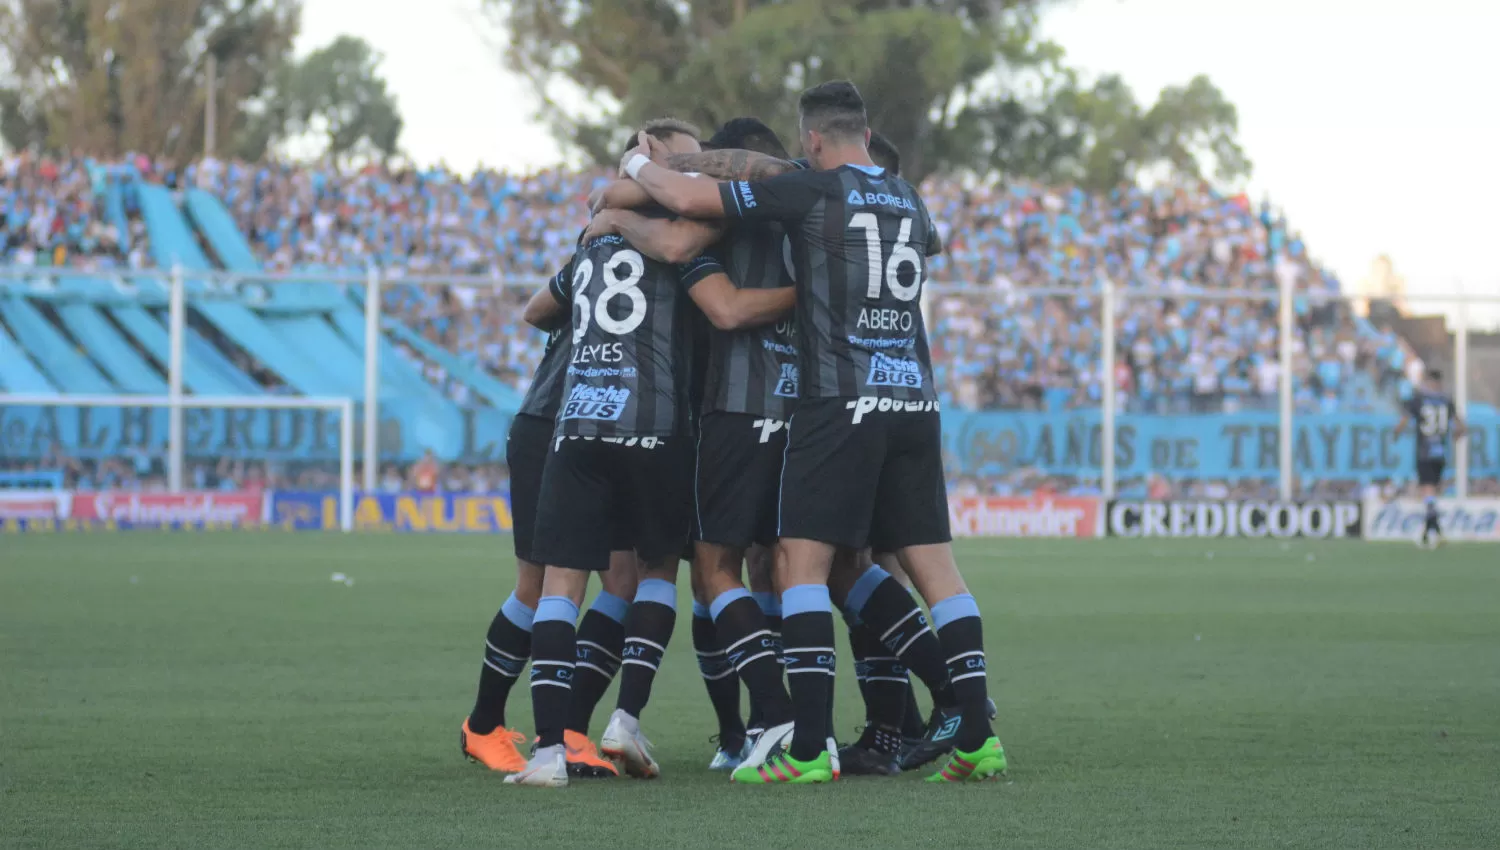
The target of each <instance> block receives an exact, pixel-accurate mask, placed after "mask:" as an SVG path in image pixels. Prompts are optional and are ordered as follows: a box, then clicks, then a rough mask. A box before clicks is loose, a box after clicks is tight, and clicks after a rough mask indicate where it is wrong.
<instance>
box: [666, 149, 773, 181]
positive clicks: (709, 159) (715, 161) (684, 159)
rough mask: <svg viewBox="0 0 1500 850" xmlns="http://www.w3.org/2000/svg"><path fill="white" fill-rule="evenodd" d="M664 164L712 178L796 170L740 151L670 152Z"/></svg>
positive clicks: (753, 177)
mask: <svg viewBox="0 0 1500 850" xmlns="http://www.w3.org/2000/svg"><path fill="white" fill-rule="evenodd" d="M664 164H665V165H666V167H668V168H670V169H672V170H673V171H696V172H698V173H700V174H706V175H708V176H709V177H712V178H714V179H715V180H765V179H768V178H771V177H775V176H776V175H778V174H785V173H787V172H788V171H796V170H797V166H795V165H793V164H792V163H790V162H787V161H786V160H784V159H777V158H776V157H774V156H767V155H766V154H763V153H755V152H754V151H744V150H722V151H703V152H702V153H679V154H672V155H670V156H668V157H667V159H666V162H665V163H664Z"/></svg>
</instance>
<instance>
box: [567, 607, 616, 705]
mask: <svg viewBox="0 0 1500 850" xmlns="http://www.w3.org/2000/svg"><path fill="white" fill-rule="evenodd" d="M629 607H630V606H629V603H627V602H626V601H625V600H623V599H621V598H620V597H618V596H615V595H614V594H612V593H608V592H600V594H599V595H598V596H596V597H595V598H594V604H593V605H591V606H589V610H588V613H586V614H584V615H583V620H582V621H581V622H580V623H579V624H578V653H577V660H578V666H577V667H575V668H573V705H572V709H571V710H570V711H569V713H568V729H570V730H572V731H574V732H577V733H579V734H580V735H588V733H589V725H590V724H591V723H592V722H593V719H594V709H595V708H596V707H597V706H598V705H599V700H601V699H603V698H604V692H605V691H607V690H609V683H610V682H612V681H614V678H615V674H616V673H618V672H620V654H621V652H623V650H624V646H625V626H623V625H622V624H621V623H620V620H621V619H623V618H624V616H625V611H626V610H627V609H628V608H629Z"/></svg>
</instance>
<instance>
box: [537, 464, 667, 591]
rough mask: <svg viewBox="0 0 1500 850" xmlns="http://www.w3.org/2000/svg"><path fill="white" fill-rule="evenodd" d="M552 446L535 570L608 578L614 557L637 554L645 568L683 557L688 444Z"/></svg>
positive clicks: (539, 515) (539, 513)
mask: <svg viewBox="0 0 1500 850" xmlns="http://www.w3.org/2000/svg"><path fill="white" fill-rule="evenodd" d="M552 447H553V448H552V452H551V453H550V454H549V455H548V457H547V468H546V470H545V472H543V474H542V487H541V496H540V499H539V501H538V507H537V518H536V534H535V537H534V538H533V543H532V552H533V554H534V555H535V561H536V562H537V563H540V564H545V565H547V566H554V567H567V568H569V569H575V570H590V571H596V572H603V571H605V570H607V569H609V553H610V551H611V550H617V549H621V548H626V549H634V550H635V553H636V555H638V556H639V557H640V558H641V559H643V560H646V561H659V560H661V559H663V558H666V557H669V556H677V555H680V554H681V553H682V551H683V548H684V547H685V546H686V545H687V539H688V528H689V525H690V524H691V521H692V486H693V481H692V472H693V468H692V465H691V464H692V449H691V443H690V442H689V440H688V438H686V437H646V438H642V439H634V440H628V441H619V442H611V441H606V440H584V439H561V440H556V439H554V441H553V443H552ZM612 520H614V522H612ZM619 522H623V523H624V525H623V526H622V525H618V524H617V523H619ZM622 532H626V535H627V539H626V540H621V539H620V537H619V535H620V534H621V533H622ZM627 540H628V543H627ZM621 543H627V545H625V546H621V545H620V544H621Z"/></svg>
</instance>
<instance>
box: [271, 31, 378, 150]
mask: <svg viewBox="0 0 1500 850" xmlns="http://www.w3.org/2000/svg"><path fill="white" fill-rule="evenodd" d="M382 58H383V57H382V56H381V55H380V54H379V53H378V52H376V51H375V50H374V49H373V48H371V47H370V45H369V44H367V43H366V42H365V41H364V40H363V39H359V38H354V37H352V36H347V35H346V36H339V37H338V38H337V39H335V40H334V41H333V43H331V44H329V45H327V46H326V47H322V48H320V49H318V50H316V51H313V53H312V54H311V55H309V56H308V57H307V58H306V59H304V60H302V61H301V62H297V63H292V64H289V65H287V66H286V68H285V69H284V70H283V72H282V73H281V74H278V75H277V80H276V84H275V85H274V87H273V90H272V93H271V94H270V96H269V97H267V98H263V99H262V100H263V101H269V103H267V104H266V106H265V108H264V111H263V113H262V114H264V115H265V116H266V117H265V119H264V120H262V121H260V122H259V124H254V123H252V124H251V125H250V127H249V129H250V130H251V131H252V132H265V133H266V135H267V136H268V140H274V139H276V138H280V137H282V136H283V135H286V134H297V133H313V134H320V135H326V136H327V138H328V143H327V148H326V151H327V152H328V153H329V154H332V155H334V156H343V155H346V154H349V153H355V152H361V151H363V152H379V153H381V154H384V155H387V156H389V155H391V154H394V153H395V152H396V142H397V139H398V138H400V136H401V127H402V120H401V113H400V110H399V109H397V107H396V101H395V98H393V97H392V96H391V94H390V92H389V90H388V88H387V86H386V82H385V79H384V78H382V77H381V75H380V63H381V61H382ZM278 122H280V124H281V126H280V127H279V128H278V127H277V124H278ZM251 141H252V143H253V141H254V140H251Z"/></svg>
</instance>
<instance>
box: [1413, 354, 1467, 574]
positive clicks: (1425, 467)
mask: <svg viewBox="0 0 1500 850" xmlns="http://www.w3.org/2000/svg"><path fill="white" fill-rule="evenodd" d="M1412 421H1415V422H1416V423H1417V444H1416V459H1417V489H1418V491H1419V492H1420V493H1421V495H1422V501H1423V502H1424V503H1425V505H1426V508H1427V522H1426V524H1425V525H1423V527H1422V538H1421V540H1420V541H1418V545H1420V546H1431V547H1435V546H1437V545H1438V544H1439V543H1441V542H1442V539H1443V529H1442V527H1441V526H1440V525H1439V523H1438V508H1437V499H1438V488H1440V487H1441V486H1442V483H1443V469H1444V467H1445V466H1447V463H1448V437H1449V436H1452V437H1453V438H1454V439H1455V440H1457V439H1462V438H1463V436H1464V434H1465V433H1466V431H1465V428H1464V423H1463V420H1462V419H1460V418H1459V416H1458V409H1457V407H1455V406H1454V404H1453V398H1452V397H1451V396H1449V395H1448V394H1446V393H1444V392H1443V374H1442V372H1440V371H1438V370H1437V369H1430V370H1428V372H1427V380H1426V381H1425V382H1424V383H1423V384H1422V386H1420V387H1417V388H1416V389H1415V390H1414V391H1413V392H1412V394H1411V398H1409V399H1407V400H1406V402H1405V403H1404V404H1403V405H1402V406H1401V421H1400V422H1398V423H1397V424H1396V436H1397V437H1400V436H1401V435H1402V434H1403V433H1405V432H1406V426H1407V425H1408V424H1410V423H1411V422H1412Z"/></svg>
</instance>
